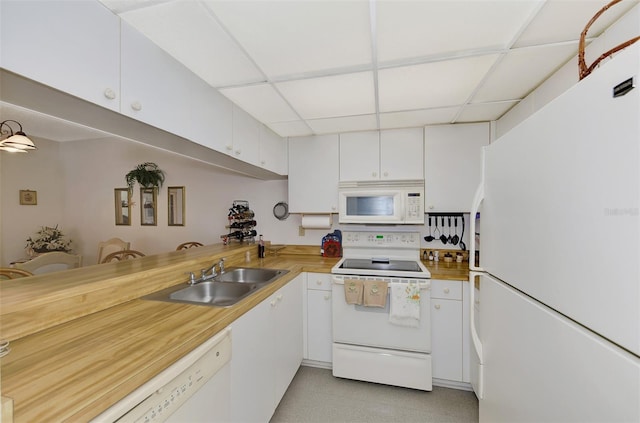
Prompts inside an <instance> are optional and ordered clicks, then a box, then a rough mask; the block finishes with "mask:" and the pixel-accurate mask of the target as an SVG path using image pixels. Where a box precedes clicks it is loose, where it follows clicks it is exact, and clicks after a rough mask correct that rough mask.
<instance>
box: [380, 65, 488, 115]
mask: <svg viewBox="0 0 640 423" xmlns="http://www.w3.org/2000/svg"><path fill="white" fill-rule="evenodd" d="M497 58H498V55H494V54H492V55H486V56H478V57H470V58H465V59H457V60H448V61H443V62H434V63H426V64H422V65H415V66H405V67H398V68H392V69H383V70H380V71H379V72H378V85H379V90H380V91H379V92H380V94H379V95H380V111H381V112H391V111H400V110H412V109H427V108H434V107H447V106H455V105H459V104H462V103H464V102H465V101H467V99H468V98H469V96H470V95H471V93H472V92H473V90H474V89H475V87H476V85H477V84H478V83H479V82H480V81H481V80H482V78H484V76H485V74H486V73H487V71H488V70H489V68H490V67H491V66H492V65H493V63H494V62H495V61H496V59H497Z"/></svg>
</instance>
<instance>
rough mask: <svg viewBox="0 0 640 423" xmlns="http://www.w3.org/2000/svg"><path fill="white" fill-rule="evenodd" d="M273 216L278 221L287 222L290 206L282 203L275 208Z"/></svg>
mask: <svg viewBox="0 0 640 423" xmlns="http://www.w3.org/2000/svg"><path fill="white" fill-rule="evenodd" d="M273 215H274V216H275V217H276V219H278V220H286V219H287V217H289V205H288V204H287V203H285V202H284V201H280V202H279V203H277V204H276V205H275V206H273Z"/></svg>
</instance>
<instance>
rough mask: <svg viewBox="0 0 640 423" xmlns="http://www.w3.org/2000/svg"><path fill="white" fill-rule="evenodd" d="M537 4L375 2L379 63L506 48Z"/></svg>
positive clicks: (524, 2)
mask: <svg viewBox="0 0 640 423" xmlns="http://www.w3.org/2000/svg"><path fill="white" fill-rule="evenodd" d="M539 3H540V1H524V0H523V1H477V0H466V1H450V0H448V1H443V0H440V1H379V2H376V5H377V34H378V39H377V43H378V60H379V61H389V60H398V59H402V58H409V57H419V56H433V55H442V54H445V53H450V52H455V51H464V50H479V49H488V48H493V49H495V48H505V47H508V45H509V43H510V42H511V41H512V40H513V38H514V37H515V36H516V35H517V33H518V31H519V30H520V28H521V26H522V25H523V23H524V22H526V20H527V19H528V18H529V16H530V15H531V14H532V13H533V12H534V11H535V10H536V9H537V8H538V7H539Z"/></svg>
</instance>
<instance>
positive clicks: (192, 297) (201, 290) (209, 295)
mask: <svg viewBox="0 0 640 423" xmlns="http://www.w3.org/2000/svg"><path fill="white" fill-rule="evenodd" d="M259 288H260V287H259V286H258V284H255V283H252V284H248V283H243V284H239V283H228V282H202V283H199V284H197V285H193V286H189V287H186V288H183V289H181V290H179V291H176V292H172V293H171V294H169V299H170V300H176V301H184V302H188V303H198V304H201V303H204V304H208V305H212V306H218V307H228V306H231V305H233V304H235V303H237V302H238V301H240V300H241V299H243V298H244V297H246V296H248V295H249V294H251V293H252V292H253V291H256V290H258V289H259Z"/></svg>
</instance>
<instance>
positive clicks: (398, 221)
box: [338, 180, 424, 225]
mask: <svg viewBox="0 0 640 423" xmlns="http://www.w3.org/2000/svg"><path fill="white" fill-rule="evenodd" d="M338 195H339V199H338V207H339V208H338V220H339V222H340V223H370V224H389V225H416V224H421V225H423V224H424V181H423V180H415V181H361V182H341V183H340V186H339V189H338Z"/></svg>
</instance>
